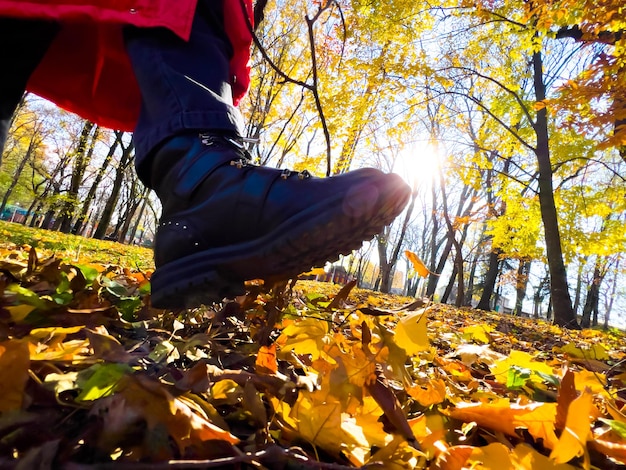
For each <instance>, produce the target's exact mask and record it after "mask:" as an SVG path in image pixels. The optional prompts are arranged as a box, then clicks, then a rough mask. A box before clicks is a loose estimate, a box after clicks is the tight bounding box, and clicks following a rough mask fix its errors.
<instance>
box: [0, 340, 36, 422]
mask: <svg viewBox="0 0 626 470" xmlns="http://www.w3.org/2000/svg"><path fill="white" fill-rule="evenodd" d="M29 366H30V357H29V352H28V343H27V342H26V341H22V340H15V339H14V340H9V341H4V342H2V343H0V412H4V411H10V410H16V409H20V408H21V406H22V400H23V399H24V388H25V387H26V382H28V368H29Z"/></svg>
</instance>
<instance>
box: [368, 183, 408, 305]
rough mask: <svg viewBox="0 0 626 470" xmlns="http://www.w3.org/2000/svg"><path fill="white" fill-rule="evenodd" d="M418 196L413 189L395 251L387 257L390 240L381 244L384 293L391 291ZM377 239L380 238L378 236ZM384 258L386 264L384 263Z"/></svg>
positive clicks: (382, 287)
mask: <svg viewBox="0 0 626 470" xmlns="http://www.w3.org/2000/svg"><path fill="white" fill-rule="evenodd" d="M416 198H417V191H413V193H412V194H411V202H410V204H409V206H408V207H407V209H406V213H405V216H404V221H403V222H402V228H401V229H400V235H399V236H398V239H397V240H396V244H395V246H394V247H393V251H392V253H391V256H390V257H389V259H387V244H388V240H386V241H385V244H384V245H383V246H381V245H379V249H378V253H379V255H380V256H381V258H380V280H381V282H380V291H381V292H383V293H386V294H387V293H389V292H390V291H391V286H392V285H393V274H394V273H395V270H396V264H397V263H398V258H399V256H400V249H401V248H402V244H403V243H404V237H405V236H406V230H407V227H408V226H409V221H410V220H411V214H412V213H413V208H414V207H415V199H416ZM388 233H389V230H387V235H385V238H388ZM377 240H380V239H379V238H377ZM381 249H382V250H384V253H381ZM383 260H384V264H383Z"/></svg>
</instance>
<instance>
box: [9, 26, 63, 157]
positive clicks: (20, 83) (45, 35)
mask: <svg viewBox="0 0 626 470" xmlns="http://www.w3.org/2000/svg"><path fill="white" fill-rule="evenodd" d="M58 29H59V26H58V25H57V24H56V23H52V22H46V21H31V20H20V19H14V18H0V44H2V47H1V48H0V64H2V68H3V70H4V73H3V76H2V80H0V158H1V156H2V153H3V150H4V144H5V142H6V139H7V135H8V132H9V127H10V126H11V119H12V117H13V113H14V112H15V109H16V108H17V106H18V104H19V103H20V100H21V99H22V96H23V95H24V91H25V90H26V83H27V82H28V79H29V78H30V76H31V74H32V73H33V71H34V70H35V68H36V67H37V65H38V64H39V62H40V61H41V59H42V58H43V56H44V54H45V53H46V50H47V49H48V47H49V46H50V43H51V42H52V39H53V38H54V36H55V35H56V33H57V31H58Z"/></svg>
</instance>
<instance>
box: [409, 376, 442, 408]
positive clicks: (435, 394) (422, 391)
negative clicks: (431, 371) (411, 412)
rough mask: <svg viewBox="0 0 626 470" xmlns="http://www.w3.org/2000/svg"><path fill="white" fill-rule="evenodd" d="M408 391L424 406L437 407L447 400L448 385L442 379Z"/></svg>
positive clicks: (413, 386) (415, 386)
mask: <svg viewBox="0 0 626 470" xmlns="http://www.w3.org/2000/svg"><path fill="white" fill-rule="evenodd" d="M406 391H407V392H408V393H409V395H411V396H412V397H413V398H415V399H416V400H417V401H418V402H419V404H420V405H422V406H430V405H436V404H437V403H441V402H443V401H444V400H445V398H446V384H445V382H444V381H443V380H441V379H435V380H429V381H428V382H426V383H424V384H419V385H418V384H416V385H412V386H410V387H408V388H407V390H406Z"/></svg>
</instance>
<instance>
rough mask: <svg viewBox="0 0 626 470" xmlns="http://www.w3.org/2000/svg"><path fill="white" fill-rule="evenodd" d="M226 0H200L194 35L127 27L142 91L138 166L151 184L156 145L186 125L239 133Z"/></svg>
mask: <svg viewBox="0 0 626 470" xmlns="http://www.w3.org/2000/svg"><path fill="white" fill-rule="evenodd" d="M222 18H223V10H222V2H220V1H219V0H199V1H198V7H197V13H196V16H195V18H194V22H193V27H192V33H191V37H190V39H189V41H188V42H185V41H183V40H182V39H180V38H179V37H177V36H176V35H175V34H174V33H172V32H171V31H168V30H166V29H146V28H136V27H127V28H126V29H125V31H124V37H125V43H126V49H127V52H128V55H129V56H130V59H131V63H132V65H133V70H134V72H135V77H136V79H137V81H138V83H139V87H140V90H141V94H142V108H141V112H140V116H139V121H138V122H137V125H136V127H135V132H134V134H133V140H134V144H135V154H136V160H135V166H136V167H137V172H138V174H139V176H140V178H141V179H142V180H143V181H144V183H146V184H147V185H148V186H150V187H152V182H151V181H150V172H152V167H153V158H152V155H153V153H154V149H155V148H156V147H158V146H159V145H160V144H162V143H163V142H164V141H166V140H167V139H169V138H171V137H172V136H175V135H177V134H180V133H182V132H188V131H193V130H197V131H202V130H206V129H212V130H222V131H224V132H227V133H230V134H232V135H234V136H237V135H238V133H239V129H240V127H241V125H242V122H241V120H242V119H241V115H240V113H239V111H238V110H237V108H235V107H234V106H233V101H232V92H231V87H230V76H229V70H230V69H229V60H230V57H231V55H232V47H231V45H230V42H229V41H228V37H227V36H226V33H225V31H224V28H223V20H222Z"/></svg>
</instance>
